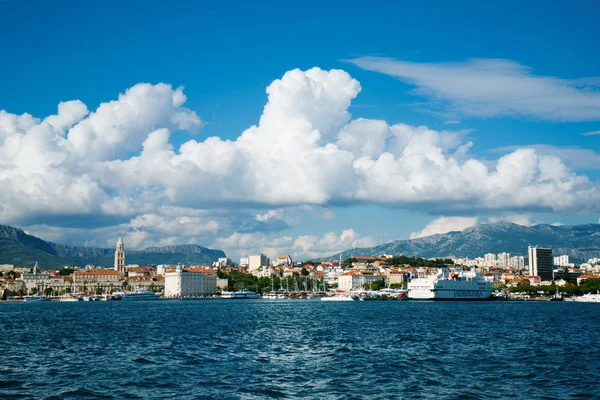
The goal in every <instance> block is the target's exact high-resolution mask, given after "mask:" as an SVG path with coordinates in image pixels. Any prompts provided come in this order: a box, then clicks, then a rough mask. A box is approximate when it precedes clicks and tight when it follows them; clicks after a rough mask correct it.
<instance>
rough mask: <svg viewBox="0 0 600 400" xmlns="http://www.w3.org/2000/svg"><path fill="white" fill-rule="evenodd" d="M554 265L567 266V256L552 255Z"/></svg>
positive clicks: (568, 264)
mask: <svg viewBox="0 0 600 400" xmlns="http://www.w3.org/2000/svg"><path fill="white" fill-rule="evenodd" d="M554 265H558V266H559V267H569V266H570V263H569V256H568V255H566V254H564V255H561V256H557V257H554Z"/></svg>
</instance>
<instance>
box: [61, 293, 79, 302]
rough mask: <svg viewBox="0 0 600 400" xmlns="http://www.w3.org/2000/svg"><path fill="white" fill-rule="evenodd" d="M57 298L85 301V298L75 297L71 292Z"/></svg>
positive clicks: (68, 300) (67, 300) (69, 300)
mask: <svg viewBox="0 0 600 400" xmlns="http://www.w3.org/2000/svg"><path fill="white" fill-rule="evenodd" d="M57 300H58V301H66V302H73V301H83V299H82V298H81V297H75V296H73V295H71V294H63V295H62V296H60V297H59V298H58V299H57Z"/></svg>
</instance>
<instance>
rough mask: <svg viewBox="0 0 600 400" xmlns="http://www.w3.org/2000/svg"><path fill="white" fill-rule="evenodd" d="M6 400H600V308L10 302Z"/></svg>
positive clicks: (1, 381) (1, 311) (2, 372)
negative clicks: (294, 399) (287, 399)
mask: <svg viewBox="0 0 600 400" xmlns="http://www.w3.org/2000/svg"><path fill="white" fill-rule="evenodd" d="M0 321H1V332H2V338H1V341H0V357H1V361H0V399H13V398H14V399H17V398H18V399H21V398H30V399H88V398H89V399H113V398H114V399H146V398H157V399H204V398H206V399H259V398H290V399H292V398H306V399H325V398H330V399H400V398H407V399H408V398H414V399H507V398H518V399H585V398H600V384H599V382H600V304H584V303H566V302H562V303H561V302H412V301H371V302H368V301H366V302H351V303H342V302H340V303H336V302H333V303H332V302H327V303H325V302H320V301H318V300H317V301H313V300H279V301H268V300H197V301H153V302H150V301H148V302H144V301H142V302H117V301H113V302H78V303H60V302H41V303H1V304H0Z"/></svg>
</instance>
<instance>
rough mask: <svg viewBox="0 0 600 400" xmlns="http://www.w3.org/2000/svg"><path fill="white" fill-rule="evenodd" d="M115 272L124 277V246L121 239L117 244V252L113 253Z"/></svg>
mask: <svg viewBox="0 0 600 400" xmlns="http://www.w3.org/2000/svg"><path fill="white" fill-rule="evenodd" d="M115 271H119V273H120V274H121V275H125V246H124V245H123V240H121V238H119V241H118V242H117V250H116V251H115Z"/></svg>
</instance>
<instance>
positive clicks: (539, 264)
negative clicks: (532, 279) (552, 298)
mask: <svg viewBox="0 0 600 400" xmlns="http://www.w3.org/2000/svg"><path fill="white" fill-rule="evenodd" d="M527 252H528V255H529V275H530V276H539V277H540V278H541V280H543V281H551V280H552V279H553V273H552V271H553V265H552V264H553V259H552V249H551V248H545V247H539V246H535V247H534V246H529V247H528V248H527Z"/></svg>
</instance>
